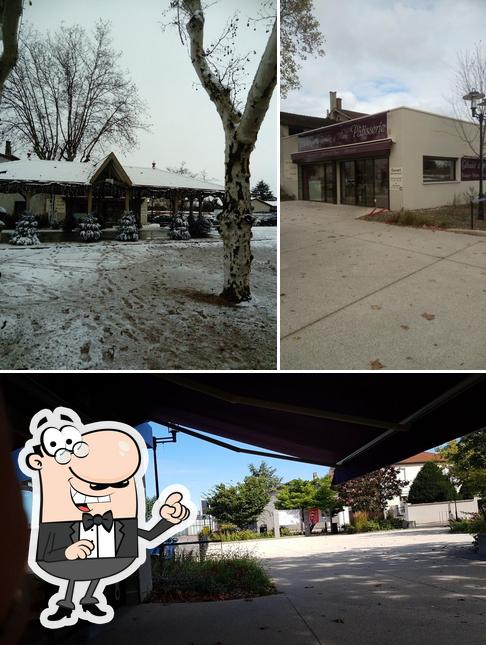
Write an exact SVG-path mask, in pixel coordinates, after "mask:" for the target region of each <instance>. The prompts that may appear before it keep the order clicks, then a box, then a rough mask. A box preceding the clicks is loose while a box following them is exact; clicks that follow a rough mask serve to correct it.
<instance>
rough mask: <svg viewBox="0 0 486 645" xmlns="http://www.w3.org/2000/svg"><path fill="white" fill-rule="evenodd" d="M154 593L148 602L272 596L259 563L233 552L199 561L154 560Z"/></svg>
mask: <svg viewBox="0 0 486 645" xmlns="http://www.w3.org/2000/svg"><path fill="white" fill-rule="evenodd" d="M153 564H154V566H153V572H154V582H153V592H152V594H151V596H150V598H149V599H148V600H149V602H150V601H151V602H153V601H159V602H170V601H175V602H181V601H182V602H185V601H191V600H192V601H198V600H225V599H232V598H245V597H254V596H266V595H269V594H273V593H275V586H274V584H273V583H272V582H271V580H270V578H269V577H268V574H267V573H266V571H265V569H264V567H263V565H262V563H261V562H260V560H258V559H257V558H255V557H253V556H251V555H249V554H247V553H242V552H238V551H235V552H233V553H225V554H223V555H217V556H215V555H208V556H207V557H206V559H205V560H203V561H200V560H199V559H198V558H197V557H195V556H194V555H192V554H180V555H176V557H175V558H174V559H171V560H159V559H154V562H153Z"/></svg>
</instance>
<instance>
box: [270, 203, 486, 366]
mask: <svg viewBox="0 0 486 645" xmlns="http://www.w3.org/2000/svg"><path fill="white" fill-rule="evenodd" d="M281 210H282V213H281V233H280V235H281V238H280V239H281V242H280V257H281V260H280V275H281V282H280V292H281V309H280V316H281V322H280V334H281V350H280V351H281V368H282V369H310V370H318V369H322V370H334V369H336V370H338V369H343V370H353V369H364V370H368V369H390V370H412V369H417V370H424V369H430V370H442V369H443V370H451V369H458V370H470V369H486V343H485V340H484V339H485V336H486V237H476V236H473V235H467V234H455V233H451V232H444V231H433V230H426V229H415V228H404V227H399V226H393V225H389V224H383V223H378V222H369V221H363V220H359V219H357V218H359V217H360V216H361V215H364V214H365V213H367V212H369V210H370V209H369V208H366V209H363V208H357V207H354V206H341V205H339V206H336V205H332V204H320V203H313V202H283V203H282V209H281Z"/></svg>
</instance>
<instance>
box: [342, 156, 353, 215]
mask: <svg viewBox="0 0 486 645" xmlns="http://www.w3.org/2000/svg"><path fill="white" fill-rule="evenodd" d="M341 203H342V204H352V205H354V204H356V168H355V163H354V161H341Z"/></svg>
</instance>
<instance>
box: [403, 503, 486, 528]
mask: <svg viewBox="0 0 486 645" xmlns="http://www.w3.org/2000/svg"><path fill="white" fill-rule="evenodd" d="M478 510H479V509H478V500H477V498H475V499H461V500H458V501H457V502H433V503H431V504H405V519H406V520H407V521H408V522H413V523H415V525H416V526H423V525H427V524H428V525H431V526H433V525H443V524H447V523H448V522H449V519H455V518H456V514H457V517H458V518H459V519H464V518H467V517H469V516H468V513H477V512H478Z"/></svg>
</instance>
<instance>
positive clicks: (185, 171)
mask: <svg viewBox="0 0 486 645" xmlns="http://www.w3.org/2000/svg"><path fill="white" fill-rule="evenodd" d="M165 169H166V170H167V171H168V172H173V173H175V174H176V175H182V176H183V177H191V178H192V179H195V178H196V177H197V173H196V172H191V171H190V170H189V168H188V167H187V164H186V162H185V161H181V163H180V164H179V165H178V166H166V168H165Z"/></svg>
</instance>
